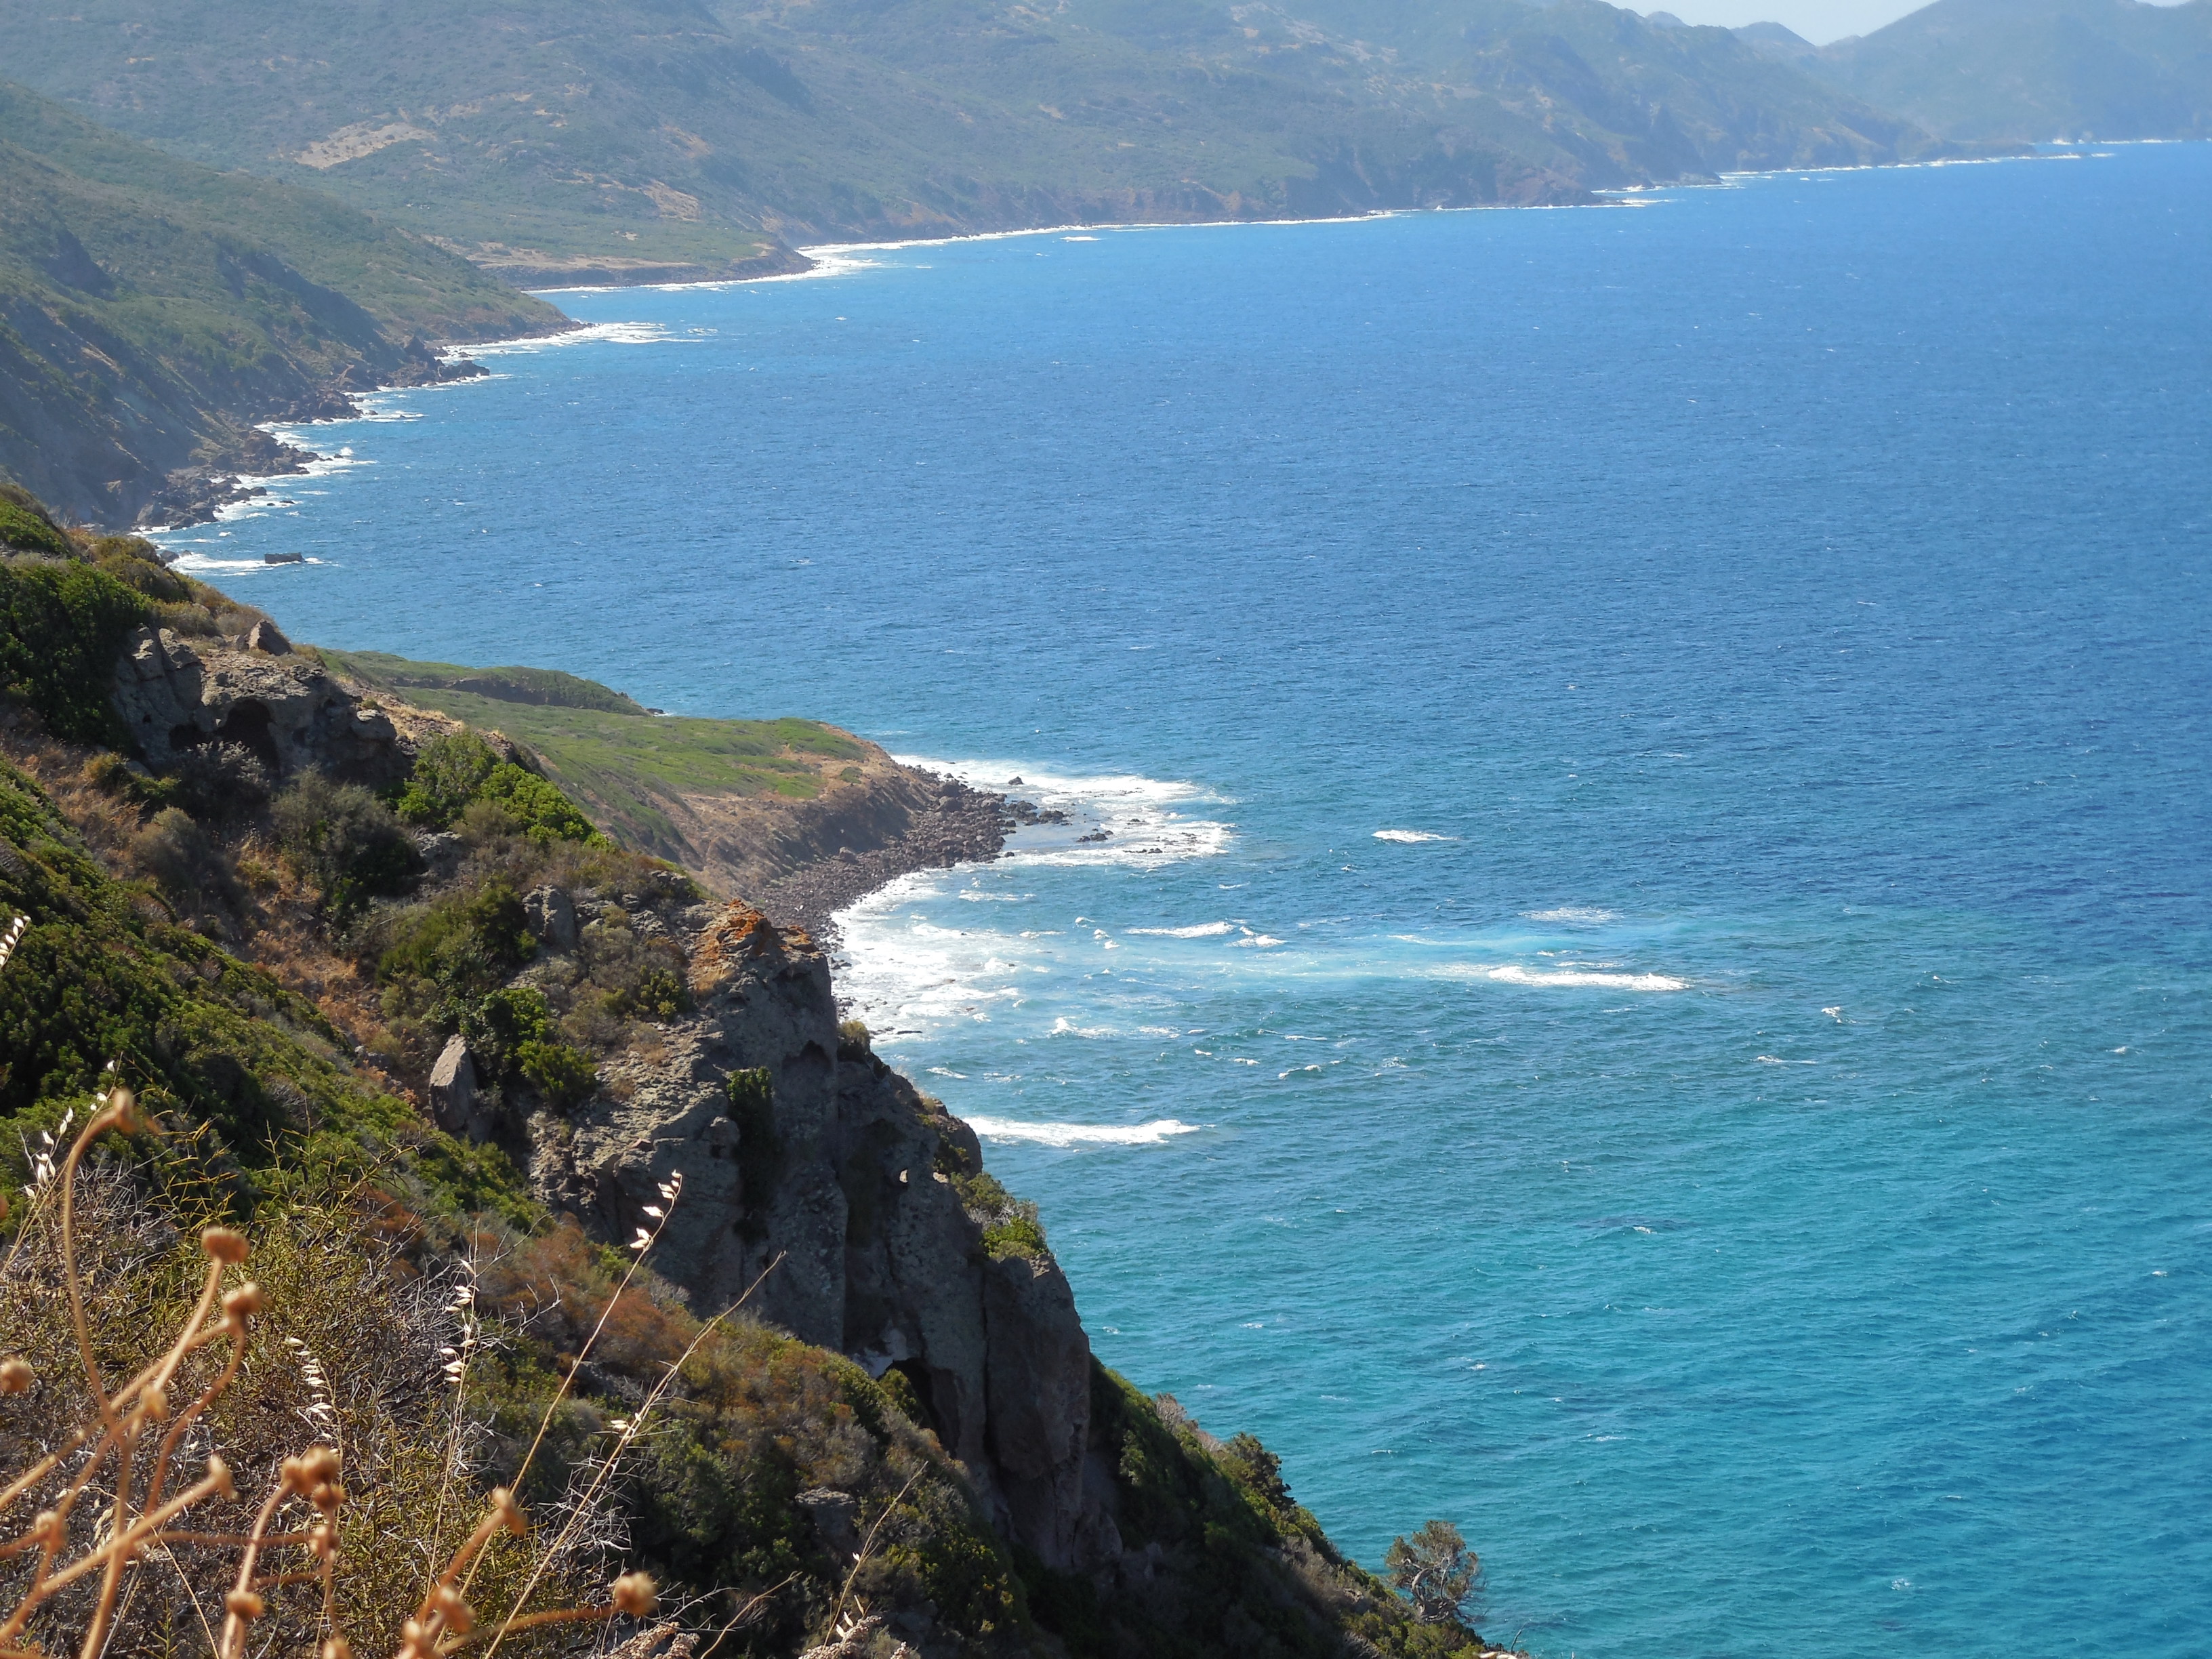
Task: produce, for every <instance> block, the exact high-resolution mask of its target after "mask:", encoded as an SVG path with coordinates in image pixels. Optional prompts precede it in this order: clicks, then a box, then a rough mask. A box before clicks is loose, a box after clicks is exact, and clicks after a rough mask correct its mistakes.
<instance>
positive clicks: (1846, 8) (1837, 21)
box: [1613, 0, 2175, 46]
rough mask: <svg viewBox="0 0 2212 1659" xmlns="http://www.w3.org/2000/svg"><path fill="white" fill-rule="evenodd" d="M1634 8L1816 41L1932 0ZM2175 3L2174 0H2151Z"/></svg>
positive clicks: (1738, 1) (1705, 2)
mask: <svg viewBox="0 0 2212 1659" xmlns="http://www.w3.org/2000/svg"><path fill="white" fill-rule="evenodd" d="M1613 3H1614V4H1616V5H1626V6H1628V7H1629V8H1630V9H1632V10H1635V11H1671V12H1673V13H1674V15H1675V16H1677V17H1679V18H1680V19H1681V20H1682V21H1684V22H1685V23H1717V24H1719V25H1720V26H1721V27H1723V28H1731V29H1732V28H1740V27H1742V26H1743V25H1744V24H1746V23H1766V22H1774V23H1781V24H1783V25H1784V26H1786V27H1790V28H1793V29H1795V30H1796V31H1797V33H1800V34H1802V35H1803V36H1804V37H1805V38H1806V39H1807V40H1810V41H1811V42H1812V43H1813V44H1814V46H1826V45H1827V44H1828V42H1829V41H1831V40H1842V39H1843V38H1844V36H1845V35H1847V34H1871V33H1874V31H1875V30H1876V29H1878V28H1880V27H1881V26H1882V25H1883V24H1884V23H1894V22H1895V21H1897V20H1898V19H1899V18H1900V17H1902V16H1904V15H1905V14H1906V13H1907V12H1915V11H1918V10H1919V9H1920V8H1921V7H1922V6H1923V5H1925V4H1927V3H1928V0H1680V3H1674V0H1613ZM2151 3H2153V4H2154V5H2172V4H2174V3H2175V0H2151Z"/></svg>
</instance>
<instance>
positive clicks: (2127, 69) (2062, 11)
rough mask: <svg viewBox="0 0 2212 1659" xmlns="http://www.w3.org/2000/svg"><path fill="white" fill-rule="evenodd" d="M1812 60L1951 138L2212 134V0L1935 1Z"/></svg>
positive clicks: (1830, 75)
mask: <svg viewBox="0 0 2212 1659" xmlns="http://www.w3.org/2000/svg"><path fill="white" fill-rule="evenodd" d="M1802 66H1803V67H1804V68H1805V69H1807V70H1809V71H1810V72H1812V73H1813V74H1814V75H1817V76H1821V77H1822V78H1824V79H1826V80H1828V81H1830V82H1833V83H1834V84H1835V85H1837V86H1838V87H1841V88H1847V89H1848V90H1850V92H1852V93H1855V94H1857V95H1858V96H1859V97H1861V98H1864V99H1866V100H1869V101H1870V102H1873V103H1876V104H1879V105H1881V106H1882V107H1883V108H1885V109H1893V110H1895V111H1897V112H1899V114H1900V115H1904V116H1907V117H1909V118H1911V119H1912V120H1914V121H1917V122H1918V123H1919V124H1920V125H1922V126H1924V127H1926V128H1927V129H1928V130H1929V131H1931V132H1936V133H1941V134H1942V135H1944V136H1945V137H1952V138H1960V139H2005V138H2012V139H2024V140H2027V141H2030V142H2037V141H2045V140H2049V139H2054V138H2087V137H2097V138H2203V137H2208V136H2212V0H2189V3H2187V4H2185V5H2179V6H2154V5H2144V4H2140V3H2137V0H1936V4H1934V5H1931V6H1928V7H1925V8H1923V9H1921V10H1919V11H1917V12H1914V13H1913V14H1912V15H1911V16H1909V17H1905V18H1900V19H1899V21H1896V22H1894V23H1892V24H1891V25H1890V26H1889V27H1887V28H1884V29H1878V30H1876V31H1875V33H1872V34H1869V35H1865V36H1863V37H1861V38H1859V39H1857V40H1839V41H1838V42H1836V43H1835V44H1834V45H1833V46H1828V47H1826V48H1825V49H1823V50H1822V51H1821V52H1820V54H1819V56H1818V57H1817V58H1811V59H1805V60H1802Z"/></svg>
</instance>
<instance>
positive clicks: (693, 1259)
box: [440, 897, 1121, 1571]
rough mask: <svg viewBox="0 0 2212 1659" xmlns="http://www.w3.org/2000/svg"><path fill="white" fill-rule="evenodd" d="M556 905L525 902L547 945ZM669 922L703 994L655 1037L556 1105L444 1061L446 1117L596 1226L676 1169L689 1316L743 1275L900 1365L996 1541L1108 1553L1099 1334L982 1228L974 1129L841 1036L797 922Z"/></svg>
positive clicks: (742, 914)
mask: <svg viewBox="0 0 2212 1659" xmlns="http://www.w3.org/2000/svg"><path fill="white" fill-rule="evenodd" d="M557 908H558V907H557V904H556V903H548V902H543V901H541V902H539V904H538V906H537V907H536V908H535V911H534V914H538V915H544V916H545V917H546V918H547V920H546V921H545V922H544V928H545V932H546V933H547V935H548V944H549V946H550V949H551V951H552V953H554V954H556V955H557V953H558V945H557V939H558V936H559V933H560V932H561V931H562V930H561V928H560V925H559V923H558V922H557V921H556V920H553V919H552V918H553V917H554V916H555V915H556V914H557ZM578 908H579V911H580V914H582V915H586V917H588V916H589V915H592V913H593V912H594V911H596V910H599V909H600V908H604V902H603V901H600V900H599V899H597V898H596V897H586V898H585V899H584V900H583V902H582V903H581V905H580V906H579V907H578ZM682 921H683V925H684V927H686V929H687V930H690V929H692V928H696V932H691V933H690V938H689V939H688V940H687V941H686V942H687V944H688V946H689V951H690V981H691V983H690V989H691V994H692V996H693V998H694V1000H695V1001H696V1012H693V1013H691V1014H690V1015H689V1016H687V1017H685V1018H682V1019H680V1020H678V1021H676V1022H673V1023H671V1024H670V1025H669V1026H668V1027H666V1028H665V1030H664V1031H663V1033H662V1037H663V1042H662V1044H661V1048H660V1052H659V1053H657V1054H641V1053H638V1052H635V1051H632V1052H629V1053H626V1054H623V1055H621V1056H619V1057H617V1059H615V1060H612V1061H611V1062H610V1063H609V1064H608V1065H607V1066H605V1068H604V1069H603V1072H602V1084H603V1086H602V1087H601V1089H600V1090H599V1093H598V1094H597V1095H596V1096H595V1097H593V1098H592V1099H591V1100H590V1101H589V1102H587V1103H586V1104H584V1105H583V1106H581V1107H580V1108H578V1109H575V1110H574V1111H573V1112H570V1113H568V1114H565V1115H563V1114H558V1113H556V1112H553V1111H551V1110H549V1109H546V1108H544V1106H542V1105H534V1104H531V1103H518V1108H519V1109H517V1110H515V1111H513V1112H511V1113H509V1114H508V1115H505V1116H487V1115H485V1114H484V1113H483V1111H482V1110H481V1109H480V1108H478V1107H477V1104H476V1103H475V1102H473V1101H472V1100H470V1099H468V1098H465V1095H464V1092H463V1091H458V1090H456V1089H454V1088H453V1072H454V1070H456V1069H457V1068H448V1071H447V1085H446V1086H445V1088H443V1089H442V1090H441V1091H440V1092H441V1102H440V1108H441V1112H442V1114H443V1115H445V1116H446V1118H447V1121H448V1122H449V1123H450V1124H451V1125H452V1127H454V1128H456V1129H457V1130H459V1131H462V1132H468V1131H470V1130H471V1129H472V1128H473V1130H474V1132H475V1133H478V1134H479V1135H483V1136H487V1137H492V1138H497V1139H501V1140H503V1141H505V1142H506V1143H507V1145H508V1146H509V1147H510V1150H512V1151H513V1152H515V1153H516V1154H517V1155H518V1157H519V1158H520V1159H521V1160H522V1161H523V1162H524V1163H525V1164H526V1167H527V1169H528V1170H529V1172H530V1176H531V1180H532V1185H533V1186H534V1187H535V1188H536V1189H537V1190H538V1194H540V1195H541V1196H542V1197H543V1198H544V1200H545V1201H546V1202H547V1203H549V1204H550V1205H551V1206H553V1207H555V1208H556V1209H560V1210H565V1211H567V1212H570V1213H573V1214H574V1215H576V1216H578V1217H579V1218H580V1219H582V1220H583V1221H584V1222H585V1223H586V1225H587V1226H589V1227H590V1228H591V1230H592V1231H595V1232H597V1233H599V1235H600V1236H601V1237H629V1235H630V1234H631V1233H632V1232H633V1231H635V1229H636V1228H638V1227H639V1226H641V1225H643V1226H648V1227H649V1226H650V1225H652V1222H651V1220H650V1219H649V1218H648V1217H647V1209H648V1206H659V1205H660V1204H661V1203H662V1202H663V1200H662V1199H661V1197H660V1195H659V1189H660V1188H661V1185H662V1183H664V1182H667V1181H669V1180H670V1179H671V1177H672V1176H675V1175H676V1174H677V1173H678V1172H679V1171H680V1172H681V1174H682V1176H683V1180H684V1194H683V1199H682V1200H681V1202H680V1203H679V1204H678V1206H677V1210H676V1212H675V1214H674V1216H673V1217H672V1218H671V1222H670V1225H669V1229H668V1231H667V1232H666V1233H665V1235H664V1237H663V1242H662V1244H661V1247H660V1252H659V1256H658V1260H659V1265H660V1267H661V1270H662V1272H663V1273H665V1274H666V1275H667V1276H668V1277H669V1278H671V1279H673V1280H674V1281H675V1282H676V1283H677V1284H678V1285H680V1286H681V1287H682V1288H683V1289H684V1291H686V1292H687V1293H688V1294H689V1296H690V1298H691V1301H692V1303H693V1305H694V1308H695V1310H698V1311H701V1312H712V1311H715V1310H720V1309H721V1308H723V1307H726V1306H727V1305H729V1304H732V1303H733V1302H735V1301H736V1300H738V1297H740V1296H743V1295H744V1293H745V1291H747V1289H748V1288H749V1287H752V1294H751V1297H750V1299H749V1301H748V1302H747V1304H746V1305H747V1306H748V1308H749V1309H750V1310H752V1311H754V1312H756V1313H757V1314H758V1315H759V1316H761V1317H763V1318H764V1319H767V1320H769V1321H770V1322H774V1323H775V1324H777V1325H780V1326H782V1327H783V1328H786V1329H787V1330H789V1331H791V1332H792V1333H793V1334H795V1335H797V1336H799V1337H800V1338H802V1339H804V1340H806V1341H809V1342H813V1343H817V1344H819V1345H820V1346H823V1347H828V1348H834V1349H836V1350H839V1351H841V1352H844V1353H846V1354H848V1355H849V1356H850V1357H851V1358H854V1359H855V1360H857V1361H858V1362H859V1363H860V1364H862V1365H863V1366H864V1367H865V1368H866V1370H867V1371H868V1372H869V1374H870V1375H871V1376H876V1377H882V1376H884V1374H885V1373H886V1372H889V1371H891V1370H896V1371H898V1372H899V1373H900V1375H901V1376H902V1377H903V1378H904V1380H905V1381H906V1383H908V1385H909V1386H910V1387H911V1389H912V1390H913V1393H914V1395H915V1399H916V1400H917V1401H919V1402H920V1404H921V1408H922V1411H923V1413H924V1415H925V1417H926V1419H927V1425H928V1426H929V1427H931V1428H932V1429H933V1430H934V1431H936V1432H937V1435H938V1437H939V1440H940V1441H941V1442H942V1443H943V1444H944V1445H945V1449H946V1450H948V1451H950V1452H951V1454H952V1455H954V1456H956V1457H957V1458H958V1459H959V1460H960V1461H961V1462H962V1463H963V1464H964V1465H965V1466H966V1467H967V1468H968V1469H969V1474H970V1476H971V1478H972V1480H974V1482H975V1488H976V1491H977V1493H978V1495H979V1497H980V1498H981V1499H982V1501H983V1503H984V1504H985V1506H986V1508H987V1510H988V1511H989V1512H990V1514H991V1516H992V1518H993V1520H994V1522H995V1523H996V1524H997V1525H998V1527H999V1528H1000V1530H1001V1531H1002V1533H1003V1534H1005V1535H1006V1537H1007V1538H1008V1539H1009V1540H1011V1541H1013V1542H1015V1543H1017V1544H1018V1545H1020V1546H1021V1547H1024V1548H1026V1549H1028V1550H1030V1552H1032V1553H1034V1554H1035V1555H1036V1557H1037V1558H1038V1559H1040V1560H1041V1561H1042V1562H1044V1563H1045V1564H1046V1565H1048V1566H1050V1567H1053V1568H1054V1569H1058V1570H1061V1571H1089V1570H1091V1569H1094V1568H1097V1567H1099V1566H1102V1565H1106V1564H1109V1563H1111V1562H1113V1561H1114V1560H1115V1559H1116V1558H1117V1557H1118V1556H1119V1555H1120V1553H1121V1539H1120V1536H1119V1534H1118V1533H1117V1531H1116V1530H1115V1525H1114V1522H1113V1521H1112V1519H1111V1518H1110V1516H1109V1513H1108V1510H1107V1505H1106V1502H1105V1500H1104V1499H1103V1497H1102V1496H1101V1493H1102V1492H1103V1491H1105V1490H1106V1489H1107V1488H1109V1487H1110V1472H1108V1476H1109V1478H1108V1479H1107V1480H1105V1481H1104V1482H1103V1484H1102V1482H1101V1480H1099V1478H1098V1475H1097V1473H1094V1474H1093V1475H1092V1478H1091V1480H1090V1481H1089V1482H1088V1484H1087V1485H1086V1480H1085V1446H1086V1443H1087V1441H1088V1439H1089V1428H1090V1415H1091V1413H1090V1401H1091V1347H1090V1343H1089V1340H1088V1339H1087V1338H1086V1337H1085V1334H1084V1332H1083V1327H1082V1325H1081V1323H1080V1322H1079V1320H1078V1318H1077V1316H1076V1311H1075V1299H1074V1297H1073V1293H1072V1292H1071V1291H1069V1289H1068V1285H1067V1281H1066V1278H1065V1277H1064V1276H1063V1275H1062V1274H1061V1273H1060V1268H1059V1267H1058V1265H1057V1264H1056V1263H1054V1261H1053V1260H1052V1258H1051V1257H1050V1255H1048V1254H1047V1253H1045V1252H1044V1251H1043V1250H1042V1248H1036V1249H1032V1250H1024V1249H1019V1248H1007V1247H1006V1246H1005V1245H1003V1244H1000V1246H998V1247H997V1248H994V1244H993V1242H992V1240H991V1239H990V1238H988V1237H987V1234H988V1233H989V1231H990V1224H991V1223H992V1222H993V1221H994V1219H996V1216H995V1213H994V1210H995V1208H996V1206H999V1205H1000V1204H1002V1203H1004V1202H1005V1200H1002V1199H1000V1198H999V1197H998V1195H997V1192H996V1188H995V1186H994V1185H990V1184H986V1183H979V1182H978V1181H977V1179H976V1178H977V1177H979V1176H981V1170H982V1163H981V1156H980V1153H979V1151H978V1148H977V1146H976V1142H975V1135H974V1133H973V1132H972V1131H970V1130H969V1128H968V1127H967V1126H966V1125H965V1124H963V1123H962V1122H961V1121H959V1120H958V1119H957V1118H955V1117H952V1116H951V1115H948V1114H947V1113H945V1110H944V1109H943V1108H942V1107H941V1106H940V1105H939V1104H938V1103H936V1102H934V1101H933V1100H931V1099H929V1098H928V1097H926V1096H924V1095H922V1094H921V1092H920V1091H917V1090H916V1089H915V1087H914V1085H912V1084H911V1083H909V1082H908V1080H907V1079H905V1078H903V1077H901V1076H900V1075H898V1074H897V1073H895V1072H892V1071H891V1070H890V1068H889V1067H887V1066H884V1064H883V1063H882V1062H881V1061H880V1060H877V1059H876V1058H875V1057H874V1056H873V1055H872V1054H869V1053H868V1052H867V1050H866V1047H865V1044H864V1043H863V1042H860V1041H859V1040H857V1039H856V1037H855V1036H853V1035H851V1034H847V1035H845V1036H841V1034H840V1032H839V1030H838V1024H837V1014H836V999H835V997H834V995H833V994H832V992H831V988H830V983H829V968H828V964H827V963H826V962H825V961H824V959H823V954H822V952H821V951H820V950H819V949H818V948H817V946H816V945H815V943H814V941H813V940H812V939H811V938H810V937H809V936H808V935H807V934H806V933H804V932H802V931H800V930H799V929H797V928H789V927H776V926H775V925H774V924H772V923H771V922H769V921H768V920H767V919H766V918H765V917H764V916H763V915H761V914H760V913H759V912H758V911H757V910H754V909H752V908H750V907H749V906H747V905H744V904H732V905H731V906H729V907H728V908H726V909H725V910H722V911H720V913H719V914H717V913H716V912H715V911H714V909H713V908H711V907H708V906H698V907H695V908H693V909H692V910H690V912H687V913H684V916H683V918H682ZM1029 1237H1032V1236H1027V1235H1024V1241H1026V1239H1027V1238H1029Z"/></svg>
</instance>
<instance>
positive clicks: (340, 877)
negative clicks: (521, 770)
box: [273, 773, 520, 923]
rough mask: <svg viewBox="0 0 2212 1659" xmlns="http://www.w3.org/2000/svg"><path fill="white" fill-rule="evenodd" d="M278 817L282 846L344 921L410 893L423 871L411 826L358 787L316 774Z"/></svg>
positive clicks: (279, 802) (283, 800)
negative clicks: (372, 904) (372, 903)
mask: <svg viewBox="0 0 2212 1659" xmlns="http://www.w3.org/2000/svg"><path fill="white" fill-rule="evenodd" d="M273 816H274V817H275V819H276V840H277V844H278V845H279V846H281V847H282V848H283V849H284V852H285V854H286V856H288V857H289V859H290V860H292V863H293V866H294V867H295V869H297V870H298V871H299V872H300V874H301V876H302V877H303V878H306V879H307V881H309V882H311V883H313V884H314V886H315V888H316V890H318V891H319V892H320V893H321V894H322V896H323V905H324V908H325V910H326V911H328V912H329V913H330V914H331V915H332V916H333V917H334V918H335V919H336V920H337V921H339V922H341V923H343V922H345V921H349V920H350V919H351V918H352V917H354V916H355V915H357V914H359V912H360V911H361V909H362V907H364V906H365V905H367V903H368V901H369V900H370V899H372V898H377V897H386V896H391V895H392V894H396V893H404V892H405V891H406V890H407V889H408V888H409V886H410V885H411V884H412V883H413V881H414V878H415V877H416V874H417V873H419V872H420V871H421V870H422V858H421V857H420V855H419V854H416V851H415V844H414V842H411V841H410V840H409V839H408V836H407V830H406V828H405V826H404V825H403V824H402V823H400V822H399V820H398V817H395V816H394V815H393V813H392V809H391V808H390V807H388V806H386V805H385V804H384V803H383V802H382V801H380V800H379V799H377V798H376V797H375V796H374V795H372V794H371V793H369V792H368V790H366V789H363V788H361V787H357V786H356V785H353V784H344V783H332V782H331V781H330V780H329V779H328V778H325V777H323V776H321V775H319V774H315V773H310V774H308V775H307V776H305V777H302V778H301V779H300V781H298V782H296V783H295V784H294V785H293V786H292V787H290V788H289V789H287V790H286V791H285V792H284V793H283V794H281V795H279V796H278V797H277V798H276V807H275V810H274V814H273ZM518 908H520V907H518Z"/></svg>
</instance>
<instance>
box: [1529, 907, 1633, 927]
mask: <svg viewBox="0 0 2212 1659" xmlns="http://www.w3.org/2000/svg"><path fill="white" fill-rule="evenodd" d="M1521 914H1522V915H1523V916H1525V917H1526V918H1527V919H1528V921H1565V922H1571V923H1574V924H1575V925H1577V926H1579V927H1599V926H1601V925H1602V924H1603V923H1606V922H1608V921H1620V911H1618V910H1603V909H1600V908H1598V907H1597V906H1596V905H1594V904H1562V905H1560V906H1559V908H1556V909H1552V910H1523V911H1522V913H1521Z"/></svg>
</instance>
